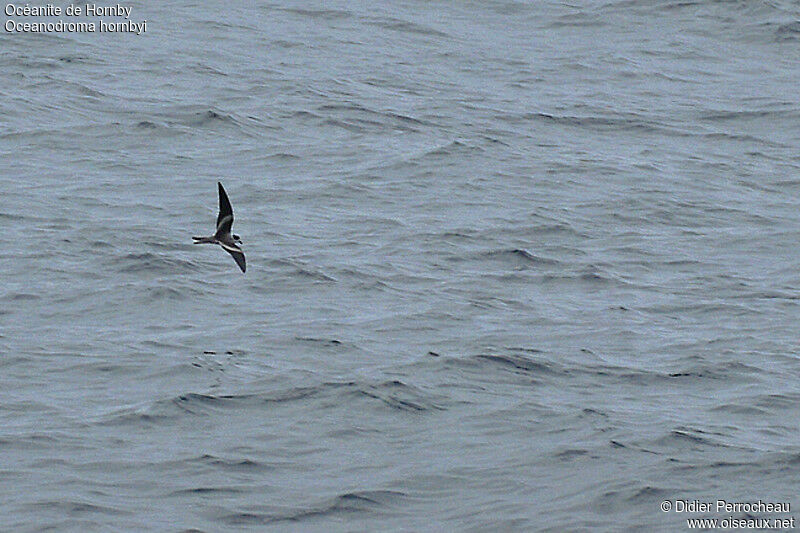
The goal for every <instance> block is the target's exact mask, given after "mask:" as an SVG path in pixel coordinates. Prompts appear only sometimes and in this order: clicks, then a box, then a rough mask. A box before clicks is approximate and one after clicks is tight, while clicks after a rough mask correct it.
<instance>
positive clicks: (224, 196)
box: [217, 181, 233, 231]
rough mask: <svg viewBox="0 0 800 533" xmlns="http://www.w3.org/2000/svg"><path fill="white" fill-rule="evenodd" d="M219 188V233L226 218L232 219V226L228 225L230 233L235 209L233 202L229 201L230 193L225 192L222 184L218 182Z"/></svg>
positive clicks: (231, 222)
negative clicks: (232, 205)
mask: <svg viewBox="0 0 800 533" xmlns="http://www.w3.org/2000/svg"><path fill="white" fill-rule="evenodd" d="M217 185H218V186H219V215H217V231H219V226H220V224H222V221H223V220H224V219H225V217H228V216H229V217H231V221H230V224H229V225H228V231H230V230H231V228H230V226H232V225H233V208H232V207H231V201H230V200H228V193H226V192H225V189H224V188H222V183H221V182H219V181H218V182H217Z"/></svg>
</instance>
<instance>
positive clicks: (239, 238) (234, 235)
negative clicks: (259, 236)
mask: <svg viewBox="0 0 800 533" xmlns="http://www.w3.org/2000/svg"><path fill="white" fill-rule="evenodd" d="M233 238H234V239H236V240H237V241H241V240H242V238H241V237H239V236H238V235H236V234H235V233H234V234H233Z"/></svg>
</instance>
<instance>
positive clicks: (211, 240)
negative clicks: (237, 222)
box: [192, 182, 246, 272]
mask: <svg viewBox="0 0 800 533" xmlns="http://www.w3.org/2000/svg"><path fill="white" fill-rule="evenodd" d="M217 185H218V186H219V215H217V231H216V233H214V235H212V236H211V237H192V239H194V243H195V244H219V245H220V246H222V249H223V250H225V251H226V252H228V253H229V254H231V255H232V256H233V259H234V261H236V264H237V265H239V268H241V269H242V272H244V271H245V268H246V265H245V262H244V252H242V249H241V248H239V245H240V244H242V239H241V238H239V236H238V235H236V234H235V233H234V234H231V226H233V208H232V207H231V201H230V200H228V194H227V193H226V192H225V189H224V188H223V187H222V183H220V182H217Z"/></svg>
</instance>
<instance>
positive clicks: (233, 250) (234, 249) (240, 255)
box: [220, 243, 247, 272]
mask: <svg viewBox="0 0 800 533" xmlns="http://www.w3.org/2000/svg"><path fill="white" fill-rule="evenodd" d="M220 246H222V248H223V249H224V250H225V251H226V252H228V253H229V254H231V255H232V256H233V260H234V261H236V264H237V265H239V268H241V269H242V272H244V271H245V269H246V268H247V265H246V264H245V260H244V252H243V251H242V249H241V248H239V247H238V246H235V245H230V244H227V243H220Z"/></svg>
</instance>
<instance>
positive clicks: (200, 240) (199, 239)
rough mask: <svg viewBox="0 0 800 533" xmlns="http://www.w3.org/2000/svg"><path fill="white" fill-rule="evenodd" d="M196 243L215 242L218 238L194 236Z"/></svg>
mask: <svg viewBox="0 0 800 533" xmlns="http://www.w3.org/2000/svg"><path fill="white" fill-rule="evenodd" d="M192 239H194V243H195V244H214V243H215V242H217V241H216V239H214V237H192Z"/></svg>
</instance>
